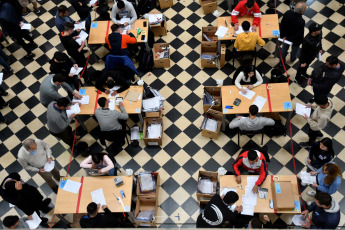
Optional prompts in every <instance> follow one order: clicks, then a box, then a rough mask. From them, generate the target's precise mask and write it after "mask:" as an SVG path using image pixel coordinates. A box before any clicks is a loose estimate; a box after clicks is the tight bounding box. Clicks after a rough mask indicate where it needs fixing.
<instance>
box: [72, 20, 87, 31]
mask: <svg viewBox="0 0 345 230" xmlns="http://www.w3.org/2000/svg"><path fill="white" fill-rule="evenodd" d="M82 29H85V21H82V22H79V23H78V24H76V23H75V24H74V30H82Z"/></svg>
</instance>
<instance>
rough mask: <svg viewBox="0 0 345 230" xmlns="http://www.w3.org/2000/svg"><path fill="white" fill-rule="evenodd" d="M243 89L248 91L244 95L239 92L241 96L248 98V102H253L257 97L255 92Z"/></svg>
mask: <svg viewBox="0 0 345 230" xmlns="http://www.w3.org/2000/svg"><path fill="white" fill-rule="evenodd" d="M243 89H246V90H247V92H246V93H243V92H242V91H241V90H240V92H239V94H240V95H242V96H243V97H245V98H247V99H248V100H251V99H252V98H253V97H254V95H255V92H254V91H253V90H250V89H248V88H247V87H243Z"/></svg>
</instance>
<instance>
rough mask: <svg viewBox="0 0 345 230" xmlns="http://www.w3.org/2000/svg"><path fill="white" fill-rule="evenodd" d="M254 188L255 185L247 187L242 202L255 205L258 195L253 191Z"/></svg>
mask: <svg viewBox="0 0 345 230" xmlns="http://www.w3.org/2000/svg"><path fill="white" fill-rule="evenodd" d="M252 189H253V187H249V186H246V187H245V192H244V194H245V196H244V197H243V198H242V203H244V204H247V205H254V206H255V205H257V203H258V196H257V194H256V193H254V192H253V191H252Z"/></svg>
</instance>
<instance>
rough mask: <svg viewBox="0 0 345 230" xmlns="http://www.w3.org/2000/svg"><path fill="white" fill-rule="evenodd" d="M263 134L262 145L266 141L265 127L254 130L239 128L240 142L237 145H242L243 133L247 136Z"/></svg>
mask: <svg viewBox="0 0 345 230" xmlns="http://www.w3.org/2000/svg"><path fill="white" fill-rule="evenodd" d="M260 133H261V135H262V137H261V145H262V144H263V143H264V129H259V130H254V131H247V130H240V129H238V133H237V135H238V142H237V145H238V146H240V136H242V135H246V136H251V137H252V136H255V135H256V134H260Z"/></svg>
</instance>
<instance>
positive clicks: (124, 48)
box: [105, 24, 137, 58]
mask: <svg viewBox="0 0 345 230" xmlns="http://www.w3.org/2000/svg"><path fill="white" fill-rule="evenodd" d="M110 29H111V31H112V33H111V34H108V35H107V36H106V37H105V42H106V43H107V44H108V46H109V49H110V53H111V54H112V55H127V56H128V57H129V58H131V56H132V55H131V53H130V51H129V50H128V44H135V43H137V39H136V38H135V36H134V35H133V34H132V33H129V34H121V31H120V27H119V25H117V24H113V25H112V26H111V27H110Z"/></svg>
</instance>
